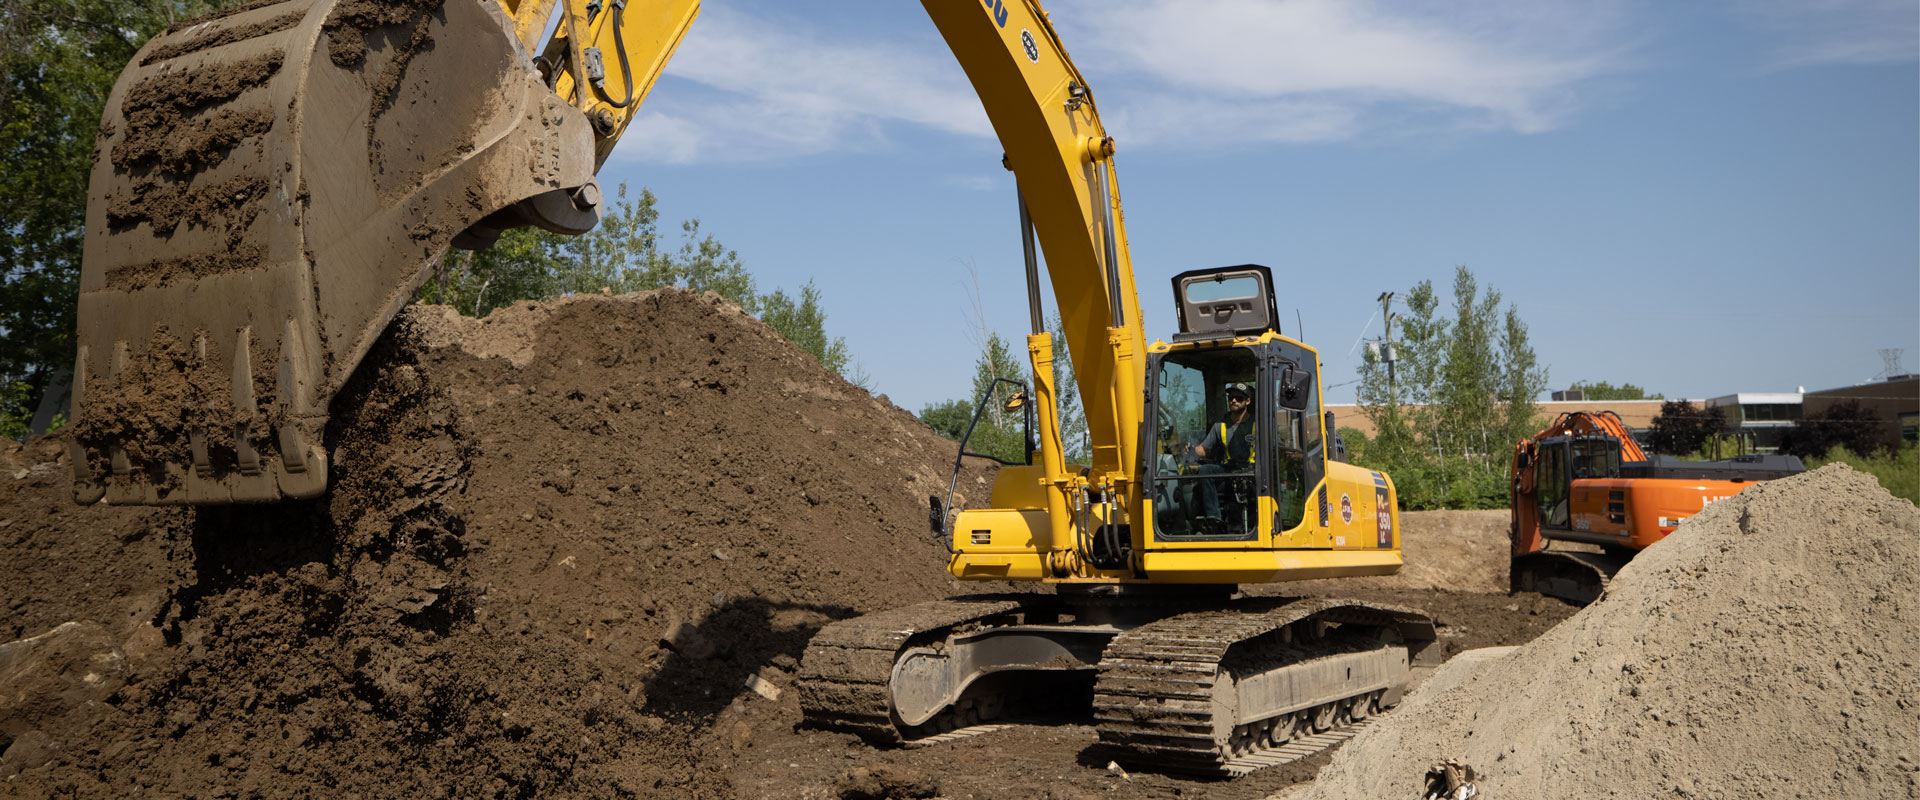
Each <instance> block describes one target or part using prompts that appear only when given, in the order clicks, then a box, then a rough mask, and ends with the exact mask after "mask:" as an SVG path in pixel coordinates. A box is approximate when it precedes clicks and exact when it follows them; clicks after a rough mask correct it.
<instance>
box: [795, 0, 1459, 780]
mask: <svg viewBox="0 0 1920 800" xmlns="http://www.w3.org/2000/svg"><path fill="white" fill-rule="evenodd" d="M923 5H924V6H925V8H926V11H927V13H928V14H929V15H931V16H932V18H933V21H934V23H935V25H936V26H937V27H938V28H939V30H940V34H941V35H942V36H943V37H944V38H945V39H946V42H947V45H948V46H949V48H950V49H951V50H952V51H953V53H954V55H955V56H956V57H957V58H958V59H959V61H960V66H961V67H962V68H963V69H964V70H965V71H966V74H967V77H968V78H969V79H970V80H971V81H972V82H973V86H974V89H975V91H976V92H977V93H978V94H979V96H980V99H981V102H982V103H983V104H984V106H985V107H986V112H987V117H988V118H989V120H990V121H991V122H992V124H993V128H994V131H995V132H996V133H997V134H998V136H999V139H1000V143H1001V145H1002V146H1003V147H1004V148H1005V151H1006V155H1005V161H1004V163H1005V166H1006V167H1007V169H1009V170H1011V171H1012V172H1013V175H1014V178H1015V181H1016V183H1017V184H1018V190H1019V191H1018V195H1019V198H1020V202H1019V218H1020V229H1021V236H1022V239H1023V241H1024V243H1025V253H1026V274H1027V300H1028V305H1029V309H1030V317H1031V324H1032V330H1033V333H1032V335H1031V336H1028V337H1027V350H1028V353H1029V355H1030V358H1031V365H1032V372H1031V374H1032V375H1033V376H1034V381H1033V385H1032V386H1031V387H1027V386H1019V387H1010V391H1012V392H1013V394H1012V395H1011V397H1012V400H1010V401H1009V403H1008V405H1009V406H1010V407H1017V408H1024V409H1026V411H1025V412H1024V416H1025V419H1027V420H1028V425H1029V434H1028V436H1029V438H1028V441H1029V442H1030V443H1031V446H1030V447H1029V449H1028V453H1029V455H1028V458H1027V459H1026V463H1021V464H1009V465H1006V466H1003V467H1001V469H1000V470H999V472H998V474H997V476H996V479H995V481H994V484H993V492H992V497H991V499H990V501H989V503H988V507H987V508H979V509H969V510H965V511H961V512H959V514H958V515H957V516H954V515H951V514H950V513H949V511H948V510H947V506H948V505H950V503H951V496H950V495H949V497H948V498H946V499H945V500H944V501H943V500H942V499H941V498H933V499H932V500H931V506H932V508H931V512H932V513H931V515H930V519H931V521H932V523H933V527H934V530H935V534H936V535H937V536H939V537H941V539H942V540H943V541H944V542H945V543H946V546H947V548H948V549H949V552H950V553H951V557H950V560H949V564H948V569H949V571H951V572H952V574H953V575H954V576H956V577H958V578H960V579H962V580H992V581H1037V582H1042V583H1046V584H1051V585H1052V587H1053V588H1054V591H1053V592H1052V593H1031V594H1018V595H1001V596H981V597H965V598H956V599H950V600H945V601H940V602H934V603H929V604H924V605H920V606H914V607H910V608H903V609H897V610H893V611H886V612H882V613H878V614H873V615H869V616H864V617H856V618H853V619H849V620H845V621H841V622H836V623H834V624H831V625H828V626H827V627H825V628H823V629H822V630H821V631H820V632H819V633H818V634H817V635H816V636H815V637H814V638H813V640H812V641H811V643H810V644H809V645H808V647H807V649H806V652H805V654H804V657H803V659H802V661H801V668H800V675H799V687H798V688H799V694H800V703H801V708H802V710H803V712H804V715H805V719H806V720H807V721H808V722H809V723H811V724H814V725H817V726H820V727H827V728H837V729H842V730H848V731H852V732H854V733H857V734H859V735H860V736H862V737H864V738H866V739H868V740H871V741H875V742H895V743H897V742H905V741H912V740H916V739H927V738H930V737H950V736H954V735H956V734H957V732H958V731H957V729H962V728H969V729H972V730H981V729H982V728H983V727H984V726H980V725H979V724H978V723H980V722H983V721H986V720H989V719H993V718H996V717H1003V716H1007V715H1013V716H1021V715H1023V714H1025V713H1028V712H1029V711H1031V710H1032V709H1035V708H1037V707H1040V706H1043V705H1046V706H1052V705H1059V704H1065V705H1067V706H1068V707H1078V708H1086V707H1088V706H1090V707H1091V709H1092V716H1093V724H1094V725H1095V727H1096V728H1097V729H1098V731H1099V736H1100V739H1101V741H1102V742H1104V743H1105V744H1106V745H1107V746H1109V747H1110V748H1112V749H1113V750H1114V751H1116V752H1115V755H1116V757H1117V760H1119V762H1120V763H1121V764H1122V765H1123V766H1126V767H1128V768H1135V767H1149V768H1158V769H1168V770H1179V771H1192V772H1201V773H1212V774H1222V773H1224V774H1228V775H1236V774H1242V773H1245V772H1247V771H1250V770H1253V769H1258V768H1260V767H1263V766H1269V765H1272V764H1276V763H1283V762H1285V761H1289V760H1292V759H1295V758H1299V757H1301V756H1303V755H1305V754H1307V753H1311V752H1313V751H1314V750H1317V749H1320V748H1322V747H1325V746H1327V745H1329V744H1332V743H1333V742H1336V741H1338V740H1340V739H1342V738H1345V733H1344V732H1345V730H1347V729H1350V728H1351V726H1352V723H1354V722H1356V721H1358V720H1362V719H1364V718H1365V717H1367V716H1368V715H1370V714H1372V713H1374V712H1376V711H1378V710H1379V709H1381V708H1383V707H1386V706H1389V705H1392V704H1394V703H1395V702H1397V701H1398V699H1399V698H1400V696H1401V695H1402V693H1403V692H1404V691H1405V690H1406V689H1407V688H1408V686H1409V685H1410V683H1411V682H1412V681H1413V680H1414V679H1415V677H1416V676H1417V675H1418V674H1419V672H1420V671H1421V670H1424V669H1429V668H1431V667H1432V666H1433V665H1434V662H1435V659H1436V658H1437V657H1438V648H1436V647H1433V646H1432V645H1433V642H1434V638H1435V634H1434V625H1433V622H1432V621H1431V620H1430V619H1428V618H1426V617H1425V616H1423V615H1421V614H1419V613H1417V612H1414V611H1409V610H1405V609H1399V608H1391V607H1381V606H1375V605H1370V604H1365V603H1358V602H1347V601H1340V600H1329V599H1314V600H1296V599H1288V598H1273V597H1249V596H1245V595H1241V594H1238V593H1237V585H1238V584H1262V583H1274V582H1282V581H1294V580H1303V579H1311V578H1338V577H1347V576H1362V575H1382V574H1389V573H1392V572H1394V571H1396V570H1398V568H1399V566H1400V563H1401V558H1400V551H1399V544H1400V543H1399V524H1398V523H1399V517H1398V509H1397V506H1396V503H1395V498H1394V489H1393V483H1392V481H1390V480H1389V479H1388V478H1387V476H1385V475H1383V474H1381V473H1379V472H1374V471H1370V470H1366V469H1362V468H1359V467H1355V466H1352V465H1348V464H1344V463H1340V462H1339V461H1335V460H1333V459H1330V458H1329V443H1330V441H1331V436H1332V434H1333V425H1332V424H1331V420H1330V419H1328V418H1327V417H1326V416H1325V415H1323V413H1322V405H1321V397H1320V390H1321V382H1320V380H1319V377H1320V369H1319V359H1318V356H1317V353H1316V352H1315V351H1314V349H1313V348H1311V347H1309V346H1307V345H1306V344H1304V343H1302V342H1300V341H1299V340H1297V339H1294V338H1291V337H1288V336H1285V335H1283V334H1282V333H1281V331H1280V327H1279V320H1278V317H1277V315H1276V314H1275V302H1274V289H1273V277H1272V274H1271V272H1270V271H1269V270H1268V269H1267V268H1266V267H1262V266H1258V265H1241V266H1232V267H1219V268H1205V269H1189V270H1186V271H1183V272H1180V273H1179V274H1177V275H1175V276H1174V277H1173V279H1172V284H1173V285H1172V289H1173V295H1174V301H1175V309H1176V311H1177V312H1178V313H1177V319H1178V321H1179V331H1178V332H1177V333H1175V334H1174V335H1173V337H1172V338H1173V341H1172V342H1161V341H1156V342H1154V343H1152V344H1148V343H1147V342H1146V340H1145V337H1144V333H1143V329H1142V325H1141V317H1140V307H1139V302H1138V299H1137V296H1136V295H1135V293H1134V276H1133V269H1132V264H1131V260H1130V258H1129V256H1128V250H1127V237H1126V232H1125V228H1124V221H1123V216H1122V214H1121V210H1120V191H1119V182H1118V179H1117V178H1116V177H1115V174H1114V167H1113V159H1114V151H1115V147H1114V142H1113V140H1112V139H1111V138H1109V137H1108V136H1107V134H1106V131H1105V129H1104V128H1103V127H1102V126H1101V122H1100V115H1099V110H1098V104H1097V103H1096V102H1095V100H1094V95H1093V91H1092V89H1091V88H1090V87H1089V84H1088V82H1087V80H1086V78H1084V77H1082V76H1081V74H1080V72H1079V71H1078V70H1077V69H1075V68H1074V65H1073V62H1072V61H1071V60H1069V59H1068V57H1067V52H1066V49H1065V48H1064V47H1063V46H1062V45H1061V43H1060V40H1059V38H1058V36H1057V35H1056V34H1055V32H1054V29H1053V26H1052V25H1051V24H1050V23H1049V21H1048V19H1047V15H1046V13H1045V12H1044V11H1043V10H1042V9H1041V7H1040V4H1039V3H1038V2H1036V1H1035V0H982V2H977V3H976V2H964V1H962V0H923ZM1036 239H1037V241H1038V246H1039V247H1038V249H1039V252H1036V248H1035V242H1036ZM1042 253H1044V256H1045V259H1046V271H1047V274H1048V276H1049V277H1050V278H1051V281H1052V286H1053V294H1054V297H1055V298H1056V299H1057V302H1058V305H1059V307H1060V315H1061V321H1062V323H1063V326H1064V334H1065V337H1066V340H1067V341H1066V344H1067V348H1068V351H1069V353H1070V354H1071V356H1072V363H1073V372H1074V379H1075V381H1076V382H1077V383H1078V389H1079V391H1080V396H1081V398H1082V401H1083V403H1082V408H1084V409H1085V414H1086V420H1087V433H1088V438H1089V443H1090V445H1091V453H1092V455H1091V458H1090V459H1089V460H1090V461H1091V463H1090V464H1086V465H1084V466H1079V465H1069V464H1068V463H1067V462H1066V460H1065V458H1064V457H1063V453H1062V446H1061V438H1060V425H1059V420H1058V418H1057V414H1056V408H1057V406H1056V403H1055V397H1056V392H1057V391H1059V388H1060V387H1056V386H1054V385H1053V382H1052V380H1051V376H1052V375H1053V364H1052V353H1053V342H1052V336H1051V335H1050V334H1049V333H1048V332H1047V331H1046V329H1045V328H1044V327H1043V326H1042V313H1041V289H1040V285H1039V280H1040V278H1039V263H1038V262H1039V256H1040V255H1041V254H1042ZM992 397H993V393H992V392H991V391H990V392H989V393H988V394H986V395H984V396H983V397H982V398H981V400H980V405H979V406H978V407H977V409H976V411H975V414H974V419H975V420H976V422H977V421H978V419H980V415H981V413H982V412H983V411H984V410H985V408H986V404H987V403H988V402H989V401H990V398H992ZM961 450H962V452H963V453H965V452H966V442H965V441H964V440H963V442H962V445H961ZM957 469H958V464H957V463H956V473H957Z"/></svg>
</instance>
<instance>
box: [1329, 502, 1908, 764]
mask: <svg viewBox="0 0 1920 800" xmlns="http://www.w3.org/2000/svg"><path fill="white" fill-rule="evenodd" d="M1916 661H1920V511H1916V509H1915V508H1914V506H1913V504H1911V503H1908V502H1906V501H1904V500H1897V499H1895V498H1893V497H1892V496H1891V495H1889V494H1888V493H1887V492H1886V490H1885V489H1882V488H1881V487H1880V485H1879V484H1878V483H1876V482H1875V481H1874V479H1873V478H1872V477H1870V476H1867V475H1864V474H1862V473H1859V472H1855V471H1853V470H1851V469H1849V468H1847V467H1846V466H1844V465H1830V466H1828V467H1825V468H1822V469H1820V470H1818V471H1816V472H1812V473H1808V474H1805V475H1800V476H1795V477H1792V478H1786V479H1781V480H1777V481H1771V482H1768V483H1765V484H1761V485H1759V486H1756V487H1753V488H1750V489H1747V490H1746V491H1743V492H1741V493H1740V494H1738V495H1735V496H1734V497H1732V498H1729V499H1726V500H1721V501H1717V502H1715V503H1714V504H1712V505H1711V506H1709V507H1708V508H1707V509H1706V510H1705V511H1703V512H1701V513H1700V514H1699V515H1697V516H1695V517H1693V518H1692V519H1690V520H1688V521H1687V523H1686V524H1685V525H1683V526H1682V527H1681V528H1680V529H1679V530H1678V531H1676V532H1675V533H1674V534H1673V535H1672V536H1669V537H1668V538H1667V539H1665V540H1664V541H1662V542H1661V543H1660V544H1658V545H1656V546H1654V547H1652V548H1650V549H1648V550H1647V551H1645V552H1644V553H1642V554H1641V555H1640V556H1639V557H1638V558H1636V559H1635V560H1634V561H1633V562H1632V563H1631V564H1629V565H1628V566H1627V567H1626V569H1624V570H1623V571H1621V573H1620V574H1619V575H1618V576H1617V577H1616V578H1614V580H1613V582H1612V584H1611V586H1610V587H1609V589H1608V591H1607V594H1606V595H1605V596H1604V597H1603V598H1602V599H1601V601H1600V602H1598V603H1596V604H1594V605H1592V606H1589V607H1588V608H1586V609H1584V610H1583V611H1581V612H1580V613H1579V614H1578V615H1576V616H1574V617H1573V618H1572V619H1570V620H1568V621H1567V622H1566V623H1564V624H1561V625H1560V626H1558V627H1556V628H1554V629H1553V630H1552V631H1550V632H1548V633H1547V634H1545V635H1543V636H1541V637H1540V638H1539V639H1538V640H1536V641H1534V642H1533V643H1531V644H1529V645H1527V646H1525V647H1522V648H1519V649H1517V650H1515V651H1514V652H1512V653H1511V654H1509V655H1506V656H1504V657H1498V658H1494V659H1492V660H1490V661H1489V662H1488V663H1487V664H1486V665H1485V666H1484V667H1483V668H1482V669H1479V670H1477V671H1475V672H1474V673H1473V674H1472V675H1469V676H1460V677H1459V679H1458V680H1457V681H1446V680H1442V679H1441V677H1440V676H1436V678H1435V680H1434V682H1433V684H1432V686H1431V687H1429V689H1430V690H1428V689H1423V690H1420V691H1416V692H1415V694H1414V696H1413V697H1411V698H1409V700H1408V701H1407V703H1406V704H1404V705H1403V706H1401V708H1400V709H1399V710H1398V711H1396V712H1394V713H1393V714H1390V715H1388V716H1386V717H1384V718H1382V719H1381V720H1380V721H1379V722H1378V723H1377V724H1375V725H1374V726H1373V727H1371V728H1370V729H1368V730H1367V731H1366V732H1364V733H1363V734H1362V735H1361V736H1359V737H1357V738H1355V739H1354V740H1353V741H1351V742H1349V743H1348V744H1347V745H1346V747H1344V748H1342V749H1341V750H1340V752H1339V753H1338V754H1337V755H1336V756H1335V757H1334V759H1333V762H1332V764H1331V765H1330V766H1329V767H1328V768H1327V769H1326V770H1325V771H1324V772H1323V773H1322V774H1321V775H1320V777H1319V779H1318V780H1317V781H1316V782H1315V783H1314V785H1313V787H1312V788H1311V789H1310V790H1308V791H1306V792H1304V793H1302V794H1301V795H1300V797H1303V798H1322V797H1324V798H1349V797H1420V796H1422V787H1423V783H1422V778H1423V776H1424V774H1425V772H1426V770H1427V769H1428V768H1429V767H1430V766H1431V765H1433V764H1434V763H1435V762H1438V761H1441V760H1444V759H1458V760H1460V761H1462V762H1464V763H1465V764H1467V765H1468V766H1471V767H1473V768H1474V769H1475V770H1476V771H1477V772H1478V773H1479V776H1480V778H1479V781H1478V784H1479V788H1480V791H1481V793H1482V795H1483V796H1487V797H1498V798H1564V797H1678V798H1717V797H1816V796H1817V797H1912V796H1914V795H1915V793H1916V792H1920V762H1916V759H1917V758H1920V729H1916V728H1915V725H1914V714H1915V708H1916V707H1920V669H1916ZM1445 674H1446V671H1445V670H1443V672H1442V675H1445ZM1448 683H1453V684H1455V685H1453V686H1451V688H1448V687H1447V686H1445V684H1448Z"/></svg>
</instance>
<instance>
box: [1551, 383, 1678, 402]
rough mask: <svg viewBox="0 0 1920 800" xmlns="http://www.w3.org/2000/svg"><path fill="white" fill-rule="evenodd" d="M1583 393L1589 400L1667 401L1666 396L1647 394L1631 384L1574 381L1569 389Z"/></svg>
mask: <svg viewBox="0 0 1920 800" xmlns="http://www.w3.org/2000/svg"><path fill="white" fill-rule="evenodd" d="M1567 388H1568V389H1570V390H1572V391H1578V392H1581V393H1582V396H1583V397H1585V398H1586V399H1588V400H1600V401H1604V400H1665V399H1667V398H1666V395H1660V394H1647V390H1645V389H1642V388H1640V387H1638V386H1635V385H1633V384H1631V383H1623V384H1620V385H1619V386H1615V385H1613V384H1611V383H1608V382H1606V381H1574V382H1573V385H1572V386H1570V387H1567Z"/></svg>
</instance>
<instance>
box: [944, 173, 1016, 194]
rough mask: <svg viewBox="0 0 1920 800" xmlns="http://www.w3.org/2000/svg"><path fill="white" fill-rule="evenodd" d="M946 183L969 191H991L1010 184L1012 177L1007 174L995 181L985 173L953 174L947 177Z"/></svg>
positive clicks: (1011, 183)
mask: <svg viewBox="0 0 1920 800" xmlns="http://www.w3.org/2000/svg"><path fill="white" fill-rule="evenodd" d="M947 183H949V184H952V185H954V186H958V187H960V188H962V189H965V190H967V191H970V192H991V191H993V190H995V189H999V188H1004V187H1008V186H1012V185H1013V177H1012V176H1007V177H1005V178H1002V179H1000V180H997V181H996V180H994V179H992V178H989V177H987V176H985V175H954V176H951V177H948V178H947Z"/></svg>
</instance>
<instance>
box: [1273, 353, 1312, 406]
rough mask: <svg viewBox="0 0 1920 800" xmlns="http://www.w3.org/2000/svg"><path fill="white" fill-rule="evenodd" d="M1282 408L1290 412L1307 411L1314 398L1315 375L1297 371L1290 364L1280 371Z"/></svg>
mask: <svg viewBox="0 0 1920 800" xmlns="http://www.w3.org/2000/svg"><path fill="white" fill-rule="evenodd" d="M1279 389H1280V397H1279V398H1278V400H1279V402H1280V407H1281V408H1284V409H1287V410H1288V411H1305V410H1307V406H1309V405H1311V404H1312V403H1311V398H1312V397H1313V373H1311V372H1308V371H1306V370H1302V369H1295V368H1294V367H1293V365H1291V364H1289V365H1287V366H1286V367H1284V368H1282V369H1281V370H1280V387H1279Z"/></svg>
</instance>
